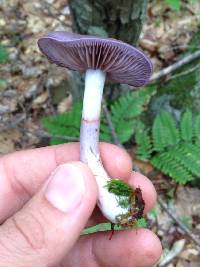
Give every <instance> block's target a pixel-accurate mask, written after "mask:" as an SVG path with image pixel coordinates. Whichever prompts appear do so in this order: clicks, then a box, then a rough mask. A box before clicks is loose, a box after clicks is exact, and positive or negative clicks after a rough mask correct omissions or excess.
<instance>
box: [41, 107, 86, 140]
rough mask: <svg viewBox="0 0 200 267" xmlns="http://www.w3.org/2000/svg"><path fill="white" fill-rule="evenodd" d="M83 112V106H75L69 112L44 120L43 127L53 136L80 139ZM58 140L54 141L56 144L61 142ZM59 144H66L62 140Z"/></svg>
mask: <svg viewBox="0 0 200 267" xmlns="http://www.w3.org/2000/svg"><path fill="white" fill-rule="evenodd" d="M81 110H82V104H80V103H78V104H75V105H74V106H73V109H72V110H71V111H69V112H66V113H63V114H59V115H56V116H50V117H46V118H43V119H42V125H43V127H44V128H45V129H47V130H48V132H49V133H50V134H51V135H52V136H54V135H60V136H72V137H79V131H80V119H81ZM56 140H57V138H56V139H55V140H54V141H55V143H57V142H59V140H57V141H56ZM59 143H64V141H63V140H60V142H59Z"/></svg>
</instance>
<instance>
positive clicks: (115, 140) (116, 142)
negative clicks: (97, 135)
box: [102, 99, 122, 147]
mask: <svg viewBox="0 0 200 267" xmlns="http://www.w3.org/2000/svg"><path fill="white" fill-rule="evenodd" d="M102 108H103V111H104V114H105V117H106V121H107V124H108V126H109V128H110V131H111V135H112V139H113V143H114V144H116V145H118V146H120V147H122V144H121V143H120V141H119V139H118V136H117V134H116V131H115V128H114V125H113V123H112V119H111V115H110V112H109V110H108V108H107V106H106V103H105V100H104V99H103V101H102Z"/></svg>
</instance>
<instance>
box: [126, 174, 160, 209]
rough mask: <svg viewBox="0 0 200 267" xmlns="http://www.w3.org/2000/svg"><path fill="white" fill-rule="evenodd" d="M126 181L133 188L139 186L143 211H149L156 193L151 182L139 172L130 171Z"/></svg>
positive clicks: (154, 201)
mask: <svg viewBox="0 0 200 267" xmlns="http://www.w3.org/2000/svg"><path fill="white" fill-rule="evenodd" d="M128 182H129V184H130V185H132V186H133V187H134V188H137V187H139V188H140V189H141V191H142V197H143V199H144V202H145V209H144V213H147V212H148V211H150V210H151V209H152V208H153V207H154V206H155V204H156V199H157V193H156V190H155V187H154V185H153V184H152V182H151V181H150V180H149V179H148V178H147V177H146V176H144V175H143V174H141V173H139V172H132V174H131V176H130V178H129V180H128Z"/></svg>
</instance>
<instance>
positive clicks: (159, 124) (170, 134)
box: [152, 111, 180, 151]
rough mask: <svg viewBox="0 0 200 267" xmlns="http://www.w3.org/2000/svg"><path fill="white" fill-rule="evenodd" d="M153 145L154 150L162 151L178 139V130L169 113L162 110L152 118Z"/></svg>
mask: <svg viewBox="0 0 200 267" xmlns="http://www.w3.org/2000/svg"><path fill="white" fill-rule="evenodd" d="M152 136H153V145H154V149H155V150H156V151H163V150H164V149H165V148H166V147H168V146H170V145H175V144H177V143H178V142H179V141H180V136H179V131H178V129H177V127H176V123H175V120H174V119H173V117H172V116H171V114H170V113H168V112H166V111H162V112H161V113H160V114H159V115H158V116H157V117H156V118H155V120H154V123H153V128H152Z"/></svg>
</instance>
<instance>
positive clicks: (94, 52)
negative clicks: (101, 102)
mask: <svg viewBox="0 0 200 267" xmlns="http://www.w3.org/2000/svg"><path fill="white" fill-rule="evenodd" d="M38 46H39V48H40V50H41V51H42V53H44V54H45V55H46V57H47V58H48V59H49V60H50V61H51V62H52V63H55V64H57V65H58V66H61V67H65V68H68V69H71V70H76V71H79V72H85V71H86V70H87V69H100V70H102V71H104V72H106V74H107V75H106V76H107V78H108V79H110V80H113V81H117V82H119V83H124V84H129V85H132V86H134V87H139V86H143V85H144V84H146V83H147V82H148V81H149V78H150V76H151V74H152V64H151V62H150V60H149V59H148V58H147V56H146V55H145V54H144V53H142V52H141V51H140V50H138V49H136V48H135V47H133V46H131V45H129V44H126V43H124V42H122V41H118V40H115V39H111V38H101V37H95V36H90V35H79V34H75V33H70V32H62V31H57V32H50V33H48V34H47V35H45V36H44V37H42V38H40V39H39V41H38Z"/></svg>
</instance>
